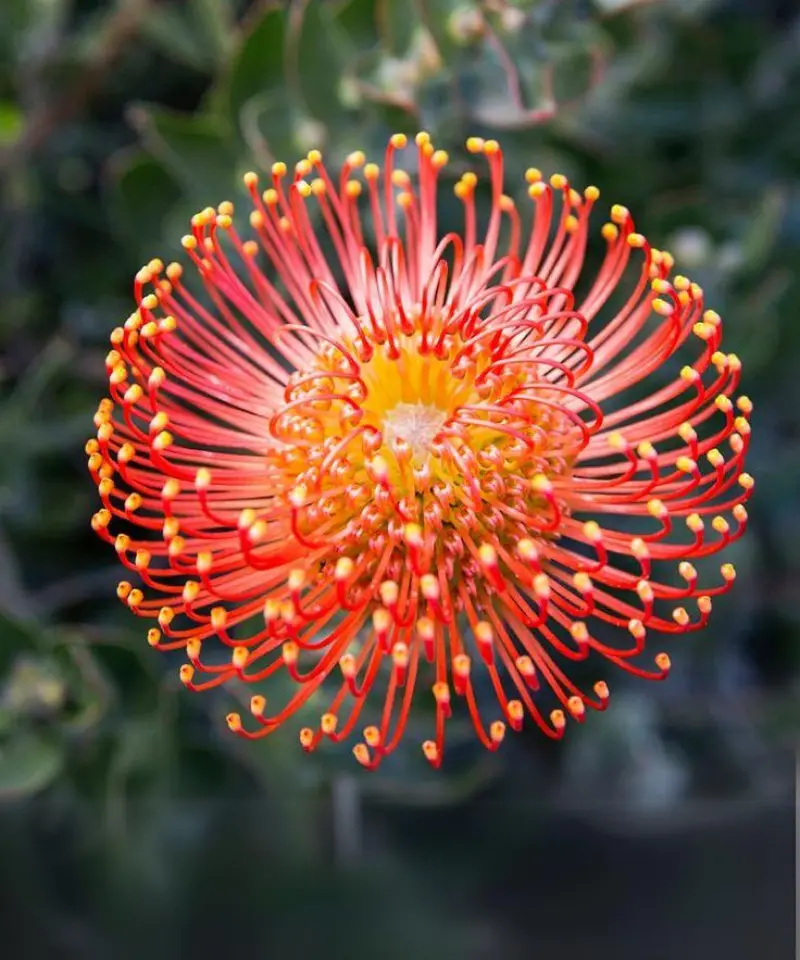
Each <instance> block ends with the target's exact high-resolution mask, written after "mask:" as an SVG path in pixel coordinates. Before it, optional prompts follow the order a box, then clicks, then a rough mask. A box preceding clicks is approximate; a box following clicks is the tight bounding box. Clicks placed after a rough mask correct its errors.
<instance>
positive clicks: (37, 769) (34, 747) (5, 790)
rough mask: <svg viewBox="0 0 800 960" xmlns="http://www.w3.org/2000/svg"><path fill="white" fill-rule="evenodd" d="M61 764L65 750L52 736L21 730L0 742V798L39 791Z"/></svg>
mask: <svg viewBox="0 0 800 960" xmlns="http://www.w3.org/2000/svg"><path fill="white" fill-rule="evenodd" d="M63 768H64V753H63V751H62V749H61V747H60V746H59V745H58V744H57V743H54V742H53V741H52V740H48V739H45V738H44V737H41V736H38V735H35V734H33V733H24V734H21V735H18V736H16V737H14V738H13V739H12V740H10V741H8V742H6V743H2V744H0V802H2V801H6V802H8V801H11V800H20V799H22V798H24V797H28V796H31V795H32V794H34V793H39V792H40V791H41V790H44V789H45V788H46V787H48V786H49V785H50V784H51V783H52V782H53V781H54V780H55V779H56V777H58V775H59V774H60V773H61V771H62V769H63Z"/></svg>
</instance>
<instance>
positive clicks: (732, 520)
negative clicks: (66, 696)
mask: <svg viewBox="0 0 800 960" xmlns="http://www.w3.org/2000/svg"><path fill="white" fill-rule="evenodd" d="M467 147H468V151H469V152H470V153H471V154H474V155H480V158H481V159H480V164H479V166H480V167H482V168H483V175H484V176H485V177H486V182H487V187H486V189H487V191H488V192H489V193H490V196H491V212H490V214H489V215H488V217H487V218H486V221H485V222H482V221H481V218H480V217H479V215H478V213H477V204H476V191H478V190H479V189H481V186H480V184H479V180H478V175H477V174H476V173H474V172H472V171H468V172H464V173H463V174H461V175H460V178H459V179H457V182H455V194H456V197H457V198H458V199H459V200H460V201H461V204H462V206H463V230H462V231H461V232H460V233H457V232H450V233H445V234H444V235H441V236H440V234H439V231H438V227H437V209H436V208H437V194H438V193H439V192H440V190H441V187H440V181H441V180H442V179H443V171H444V170H445V168H446V166H447V164H448V157H447V155H446V154H445V153H444V152H443V151H441V150H436V149H435V148H434V146H433V144H432V142H431V138H430V137H429V136H428V135H427V134H425V133H422V134H419V135H418V136H417V138H416V144H414V143H408V142H407V139H406V137H405V136H403V135H395V136H393V137H392V138H391V140H390V141H389V144H388V147H387V150H386V153H385V157H384V158H383V163H382V166H378V165H377V164H375V163H367V162H366V158H365V157H364V155H363V154H362V153H361V152H356V153H353V154H351V155H350V156H349V157H348V158H347V160H346V162H345V164H344V166H343V167H342V169H341V171H340V173H339V176H338V179H335V178H334V177H333V176H332V175H331V174H330V173H329V172H328V171H327V170H326V168H325V166H324V164H323V162H322V158H321V155H320V153H319V152H318V151H311V152H310V153H309V154H308V156H307V157H306V158H305V159H303V160H301V161H300V162H299V163H297V164H296V166H295V168H294V172H293V174H292V173H290V172H289V171H287V168H286V166H285V164H283V163H277V164H275V165H274V167H273V168H272V176H271V182H269V183H268V184H266V185H265V184H263V183H261V184H260V183H259V178H258V176H257V175H256V174H254V173H248V174H247V175H246V176H245V178H244V180H245V185H246V187H247V189H248V191H249V194H250V197H251V198H252V209H251V210H250V212H249V234H248V235H247V236H245V234H244V233H243V232H240V230H238V229H237V227H236V226H235V225H234V221H235V214H234V209H233V205H232V204H231V203H230V202H225V203H222V204H220V206H219V207H218V208H217V209H212V208H211V207H209V208H207V209H206V210H203V211H202V212H200V213H198V214H197V215H196V216H195V217H194V218H193V220H192V232H191V234H189V235H188V236H186V237H184V239H183V247H184V248H185V251H186V254H187V255H188V260H189V261H191V266H192V267H193V268H194V270H193V271H184V267H183V266H181V265H180V264H178V263H171V264H169V265H168V266H166V267H164V265H163V264H162V263H161V261H159V260H153V261H152V262H151V263H149V264H148V265H147V266H145V267H143V268H142V269H141V270H140V271H139V273H138V274H137V275H136V280H135V298H136V309H135V311H134V313H132V314H131V316H130V317H129V318H128V319H127V321H126V322H125V323H124V325H123V326H121V327H119V328H117V329H116V330H114V331H113V333H112V335H111V343H112V349H111V352H110V353H109V355H108V358H107V367H108V372H109V382H110V394H109V396H108V397H106V398H105V399H103V400H102V401H101V403H100V405H99V408H98V411H97V414H96V417H95V421H96V426H97V437H96V439H92V440H90V441H89V443H88V445H87V452H88V454H89V469H90V471H91V473H92V476H93V477H94V479H95V481H96V483H97V487H98V490H99V494H100V498H101V500H102V508H101V509H100V510H99V511H98V512H97V513H96V514H95V515H94V518H93V521H92V523H93V527H94V529H95V530H96V531H97V532H98V533H99V534H100V535H101V536H102V537H103V538H105V539H106V540H107V541H108V542H109V543H112V544H113V545H114V546H115V548H116V551H117V553H118V555H119V558H120V560H121V561H122V563H123V564H124V565H125V566H126V567H128V568H129V569H130V570H131V571H133V573H134V574H136V583H137V584H139V585H132V584H131V583H130V582H127V581H124V582H122V583H121V584H120V585H119V589H118V594H119V596H120V598H121V599H122V600H123V601H124V602H125V603H126V604H127V605H128V606H129V607H130V609H131V610H132V611H133V612H134V613H136V614H137V615H139V616H142V617H146V618H152V619H153V620H154V621H155V622H157V624H158V626H155V625H154V626H153V627H152V628H151V629H150V631H149V634H148V638H149V642H150V643H151V645H152V646H153V647H156V648H158V649H161V650H174V649H183V650H185V653H186V657H187V661H188V662H187V663H185V664H184V666H183V667H182V669H181V678H182V680H183V682H184V684H185V685H186V686H187V687H188V688H189V689H191V690H206V689H208V688H212V687H216V686H218V685H220V684H223V683H225V682H226V681H228V680H233V679H237V678H238V680H240V681H247V682H253V683H259V684H260V683H261V682H262V681H265V682H266V681H267V680H268V678H270V677H271V676H272V675H274V674H276V673H278V672H279V671H286V672H287V673H288V675H289V677H290V678H291V681H292V683H291V691H292V692H291V693H290V695H289V696H288V698H285V699H284V700H282V701H279V702H278V703H277V704H275V705H273V704H272V702H271V701H270V702H269V704H268V702H267V699H266V698H265V696H263V695H262V694H261V693H260V692H259V693H257V694H256V695H255V696H253V697H252V700H251V704H250V706H251V713H252V718H253V719H251V720H250V721H249V722H245V721H243V720H242V718H241V717H240V716H239V715H238V714H230V715H229V716H228V725H229V726H230V728H231V729H232V730H233V731H234V732H236V733H238V734H240V735H242V736H245V737H260V736H263V735H266V734H269V733H272V732H273V731H275V730H276V729H278V728H279V727H280V726H281V725H282V724H284V723H285V722H286V721H288V720H289V719H290V718H291V717H292V716H293V715H294V714H295V713H296V712H297V711H299V710H300V709H301V708H303V707H304V705H305V706H306V710H305V711H304V712H305V713H308V712H309V711H312V715H313V716H314V718H315V723H314V725H313V726H306V727H304V728H303V729H302V730H301V731H300V740H301V743H302V746H303V747H304V748H305V749H306V750H311V749H313V748H315V747H316V746H317V744H318V743H319V742H320V740H321V739H322V738H330V739H331V740H334V741H340V740H343V739H347V738H353V739H355V740H357V742H356V744H355V747H354V753H355V756H356V758H357V760H358V761H359V762H361V763H362V764H364V765H365V766H367V767H373V766H375V765H377V764H378V763H379V762H380V760H381V759H382V757H384V756H385V755H387V754H389V753H391V751H392V750H393V749H394V748H395V747H396V746H397V744H398V743H399V742H400V740H401V738H402V736H403V734H404V731H405V728H406V723H407V720H408V717H409V712H410V710H411V708H412V703H413V702H414V700H415V699H416V700H425V699H426V698H429V699H428V702H429V704H430V706H431V711H430V731H431V732H430V734H429V739H427V740H425V742H424V743H423V745H422V747H423V751H424V755H425V757H426V758H427V759H428V760H429V761H430V762H431V764H433V765H434V766H438V765H439V764H440V763H441V761H442V757H443V751H444V743H445V732H446V727H447V723H446V721H447V719H448V718H449V717H450V716H451V712H452V710H453V709H454V708H456V706H457V704H458V702H459V701H462V702H463V706H458V709H459V710H461V711H463V713H464V715H465V716H466V715H468V716H469V717H471V720H472V722H473V723H474V728H475V731H476V734H477V736H478V738H479V739H480V741H481V742H482V743H483V744H484V745H485V746H486V747H487V748H489V749H495V748H496V747H497V746H498V744H499V743H500V742H501V741H502V740H503V737H504V734H505V732H506V729H507V726H510V727H511V728H513V729H515V730H516V729H519V728H520V727H521V726H522V725H523V723H524V722H525V721H526V718H527V719H528V721H529V722H531V723H533V724H535V725H536V726H538V727H539V729H540V730H541V731H542V732H543V733H544V734H546V735H547V736H549V737H552V738H560V737H561V736H562V735H563V733H564V730H565V725H566V723H567V721H568V720H569V719H574V720H576V721H583V720H584V719H585V715H586V710H587V708H592V709H595V710H603V709H604V708H605V707H606V705H607V702H608V698H609V691H608V686H607V682H606V679H605V672H604V671H605V669H606V667H607V666H613V667H614V668H618V669H621V670H624V671H627V672H628V673H632V674H636V675H637V676H640V677H645V678H651V679H662V678H663V677H665V676H666V674H667V672H668V670H669V666H670V662H669V658H668V656H667V654H666V653H664V652H656V653H655V656H654V651H653V650H652V649H651V648H650V643H649V640H650V638H651V636H652V635H653V634H663V635H673V636H674V635H680V634H685V633H688V632H691V631H696V630H698V629H701V628H702V627H704V626H705V624H706V622H707V620H708V617H709V613H710V611H711V604H712V598H713V597H714V596H715V595H718V594H721V593H723V592H725V591H726V590H728V589H729V587H730V586H731V584H732V583H733V580H734V577H735V572H734V569H733V567H732V566H731V565H730V564H727V563H724V564H722V566H721V572H720V573H719V574H718V575H717V576H716V577H714V578H713V580H712V582H711V583H709V584H708V585H706V586H701V585H700V583H699V582H698V573H697V571H696V569H695V567H694V565H693V561H696V560H697V558H702V557H706V556H708V555H711V554H715V553H717V551H720V550H722V549H723V548H724V547H725V546H727V545H728V544H729V543H730V542H731V541H732V540H734V539H735V538H737V537H739V536H740V535H741V534H742V532H743V531H744V529H745V525H746V521H747V513H746V510H745V507H744V501H745V500H746V499H747V498H748V496H749V494H750V491H751V489H752V487H753V480H752V478H751V477H750V476H749V475H748V474H747V473H744V472H743V465H744V459H745V455H746V452H747V448H748V443H749V437H750V425H749V415H750V412H751V403H750V401H749V400H748V399H747V398H746V397H744V396H737V394H736V391H737V387H738V384H739V379H740V368H741V364H740V361H739V360H738V358H737V357H736V356H735V355H733V354H728V353H724V352H723V351H722V350H721V337H722V324H721V320H720V317H719V316H718V314H717V313H715V312H714V311H713V310H708V309H706V307H705V304H704V300H703V291H702V290H701V288H700V287H699V286H698V285H697V284H695V283H692V282H690V281H689V280H688V279H687V278H685V277H683V276H680V275H677V276H672V277H671V272H672V268H673V260H672V257H671V256H670V255H669V254H668V253H667V252H665V251H660V250H656V249H654V248H653V247H651V245H650V244H649V243H648V242H647V240H646V239H645V238H644V236H642V235H641V234H640V233H637V232H636V231H635V229H634V223H633V218H632V216H631V214H630V212H629V211H628V210H627V209H626V208H625V207H622V206H619V205H615V206H613V207H612V208H611V211H610V219H609V220H608V222H606V223H605V224H604V225H603V226H602V228H601V230H600V235H601V238H602V243H603V244H604V245H605V255H604V257H603V259H602V262H601V263H600V265H599V267H598V268H597V269H596V271H594V272H590V271H588V270H587V269H586V268H585V267H584V252H585V249H586V246H587V239H588V236H589V228H590V214H591V212H592V210H593V208H594V207H595V206H596V205H597V201H598V197H599V191H598V190H597V189H596V188H595V187H588V188H587V189H586V190H584V192H583V193H579V192H577V191H576V190H575V189H573V188H572V187H571V186H570V184H569V183H568V181H567V178H566V177H565V176H563V175H560V174H556V175H554V176H552V177H550V179H549V181H545V180H544V179H542V176H541V174H540V172H539V171H537V170H534V169H530V170H528V171H526V173H525V177H526V180H527V194H528V197H529V200H527V201H526V203H525V208H524V209H521V208H518V207H517V205H516V204H515V202H514V201H513V200H512V199H511V198H510V197H509V196H508V195H506V194H505V193H504V174H503V156H502V152H501V150H500V147H499V146H498V144H497V143H496V142H495V141H492V140H486V141H484V140H481V139H478V138H471V139H470V140H469V141H468V142H467ZM401 156H406V157H410V158H411V162H410V163H409V164H408V167H409V169H410V170H411V171H413V172H407V171H406V170H403V169H401V168H400V167H399V165H398V163H399V158H400V157H401ZM451 182H452V181H451ZM315 224H316V226H315ZM601 249H602V248H601ZM670 277H671V279H670ZM198 281H199V283H198ZM684 351H685V352H687V354H688V355H689V357H690V359H689V361H688V362H687V365H684V366H683V367H682V368H681V367H680V361H679V362H678V365H677V366H676V365H675V358H676V355H680V354H683V353H684ZM118 526H119V531H117V530H116V529H115V528H117V527H118ZM717 569H719V568H717ZM254 624H255V625H254ZM214 638H215V642H214V643H211V644H209V643H207V641H209V640H211V639H214ZM226 648H227V651H226ZM220 651H223V652H224V656H222V657H221V656H220V655H219V653H220ZM587 659H589V663H590V664H591V665H593V666H594V668H595V669H596V670H597V671H599V672H602V673H603V675H602V676H600V675H599V673H598V674H597V676H598V679H597V682H596V683H594V685H593V686H592V685H591V682H590V683H589V684H580V685H579V684H578V683H577V682H576V680H575V679H573V677H575V676H576V675H578V674H577V673H576V672H575V671H572V676H571V675H570V671H569V667H570V665H571V664H572V663H579V662H580V661H584V660H587ZM609 672H613V671H609ZM580 676H583V672H582V671H581V673H580ZM284 687H285V685H282V686H281V689H284ZM258 689H259V690H260V689H261V688H260V687H259V688H258ZM265 689H266V691H267V693H269V685H268V684H267V685H266V686H265ZM485 689H490V690H492V691H493V696H492V697H491V698H489V700H490V703H489V705H488V707H487V703H486V700H487V698H486V697H485V696H482V695H481V691H485ZM367 720H369V723H367ZM364 724H366V726H364Z"/></svg>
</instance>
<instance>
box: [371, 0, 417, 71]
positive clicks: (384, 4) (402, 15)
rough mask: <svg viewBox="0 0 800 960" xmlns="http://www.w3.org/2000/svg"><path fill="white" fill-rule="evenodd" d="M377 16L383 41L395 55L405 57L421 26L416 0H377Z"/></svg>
mask: <svg viewBox="0 0 800 960" xmlns="http://www.w3.org/2000/svg"><path fill="white" fill-rule="evenodd" d="M375 6H376V17H377V20H378V25H379V29H380V32H381V36H382V37H383V42H384V43H385V45H386V47H387V49H388V51H389V53H390V54H391V55H392V56H393V57H405V56H406V55H407V54H408V52H409V50H410V49H411V44H412V41H413V39H414V33H415V31H416V30H417V28H418V27H419V17H418V15H417V5H416V4H415V3H414V0H376V4H375Z"/></svg>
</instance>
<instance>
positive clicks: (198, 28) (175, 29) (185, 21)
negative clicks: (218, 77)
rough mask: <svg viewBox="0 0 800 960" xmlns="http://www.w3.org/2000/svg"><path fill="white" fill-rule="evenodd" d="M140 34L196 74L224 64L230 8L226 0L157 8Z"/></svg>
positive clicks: (196, 0) (189, 1) (199, 0)
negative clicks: (195, 71)
mask: <svg viewBox="0 0 800 960" xmlns="http://www.w3.org/2000/svg"><path fill="white" fill-rule="evenodd" d="M142 31H143V33H144V35H145V36H146V37H147V38H148V39H149V40H150V42H151V43H152V44H154V45H155V46H156V47H158V48H159V49H160V50H161V52H162V53H164V54H165V56H167V57H169V58H170V59H171V60H174V61H175V62H177V63H181V64H183V65H184V66H188V67H191V68H193V69H195V70H201V71H205V70H209V69H211V68H213V67H214V65H215V64H217V63H221V62H222V61H223V60H224V57H225V55H226V53H227V51H228V49H229V47H230V42H231V39H232V31H233V16H232V10H231V6H230V4H229V3H227V2H225V0H186V2H185V3H184V4H183V5H182V6H165V5H163V4H158V5H156V6H155V7H154V9H153V10H152V11H151V13H150V15H149V16H147V17H145V19H144V23H143V26H142Z"/></svg>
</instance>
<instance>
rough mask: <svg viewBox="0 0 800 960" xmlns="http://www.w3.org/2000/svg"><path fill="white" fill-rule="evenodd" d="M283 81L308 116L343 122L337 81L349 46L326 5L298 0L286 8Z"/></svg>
mask: <svg viewBox="0 0 800 960" xmlns="http://www.w3.org/2000/svg"><path fill="white" fill-rule="evenodd" d="M287 27H288V29H287V36H286V82H287V85H288V86H289V88H290V89H291V90H292V92H293V93H294V94H295V96H296V97H297V98H298V100H299V103H300V104H301V105H302V106H304V107H305V108H306V109H307V110H308V112H309V113H310V114H311V116H312V117H316V118H317V119H318V120H321V121H323V122H325V123H327V124H329V125H331V126H334V127H335V126H336V125H337V123H338V124H344V123H345V122H346V120H347V111H346V110H345V108H344V106H343V104H342V101H341V100H340V98H339V82H340V80H341V78H342V76H343V74H344V68H345V65H346V64H347V63H348V61H349V58H350V57H351V56H352V48H351V47H350V44H349V42H348V39H347V37H346V36H345V35H344V34H343V33H342V31H341V30H340V28H339V27H338V25H337V24H336V21H335V19H334V17H333V15H332V13H331V11H330V10H329V9H328V7H327V6H325V5H324V4H320V3H314V2H312V0H298V2H296V3H295V4H294V5H293V6H292V7H291V8H290V11H289V15H288V23H287Z"/></svg>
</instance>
